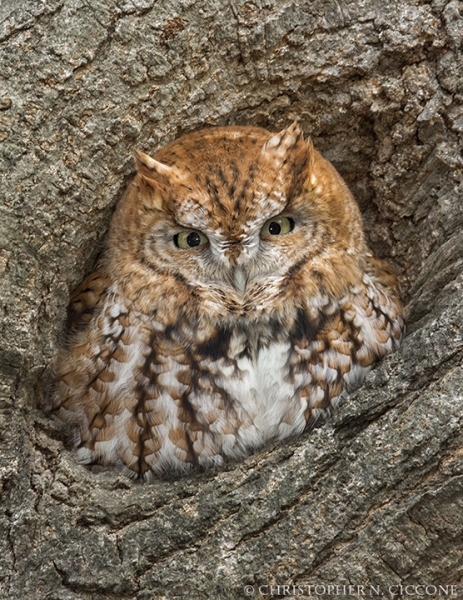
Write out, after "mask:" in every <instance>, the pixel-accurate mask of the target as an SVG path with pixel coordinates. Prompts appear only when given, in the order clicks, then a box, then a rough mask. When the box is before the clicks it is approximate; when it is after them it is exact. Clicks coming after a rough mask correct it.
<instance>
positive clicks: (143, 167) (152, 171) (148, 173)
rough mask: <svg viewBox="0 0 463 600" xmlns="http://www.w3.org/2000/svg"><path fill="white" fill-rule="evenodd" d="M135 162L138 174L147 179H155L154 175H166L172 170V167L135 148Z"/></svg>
mask: <svg viewBox="0 0 463 600" xmlns="http://www.w3.org/2000/svg"><path fill="white" fill-rule="evenodd" d="M135 163H136V165H137V171H138V173H139V174H140V175H144V176H145V177H148V178H149V179H155V178H156V175H161V176H164V177H165V176H166V175H167V176H168V175H169V174H170V173H171V172H172V167H169V166H168V165H165V164H164V163H161V162H159V161H158V160H155V159H154V158H151V156H148V154H145V153H144V152H140V151H139V150H135Z"/></svg>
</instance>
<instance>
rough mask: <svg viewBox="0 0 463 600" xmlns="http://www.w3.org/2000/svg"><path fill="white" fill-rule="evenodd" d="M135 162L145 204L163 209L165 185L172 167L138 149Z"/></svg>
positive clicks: (148, 206)
mask: <svg viewBox="0 0 463 600" xmlns="http://www.w3.org/2000/svg"><path fill="white" fill-rule="evenodd" d="M135 163H136V165H137V173H138V188H139V190H140V193H141V200H142V202H143V204H144V205H145V206H146V207H147V208H150V209H151V208H155V209H158V210H161V209H162V198H163V193H162V191H163V187H164V186H165V184H166V181H167V180H168V179H169V178H170V176H171V174H172V167H169V166H168V165H165V164H163V163H161V162H159V161H157V160H155V159H154V158H151V157H150V156H148V155H147V154H144V153H143V152H139V151H138V150H136V151H135ZM136 185H137V184H136Z"/></svg>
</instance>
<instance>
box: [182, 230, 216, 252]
mask: <svg viewBox="0 0 463 600" xmlns="http://www.w3.org/2000/svg"><path fill="white" fill-rule="evenodd" d="M207 242H208V239H207V237H206V236H205V235H204V233H201V232H200V231H182V232H181V233H176V234H175V235H174V244H175V245H176V246H177V248H181V249H182V250H188V248H198V246H204V244H207Z"/></svg>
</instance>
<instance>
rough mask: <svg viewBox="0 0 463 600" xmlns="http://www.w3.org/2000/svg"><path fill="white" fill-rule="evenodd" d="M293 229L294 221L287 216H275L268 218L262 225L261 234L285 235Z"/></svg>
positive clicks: (264, 235)
mask: <svg viewBox="0 0 463 600" xmlns="http://www.w3.org/2000/svg"><path fill="white" fill-rule="evenodd" d="M293 229H294V221H293V219H290V218H289V217H276V218H275V219H270V221H267V223H265V225H264V226H263V227H262V231H261V235H262V236H263V237H268V236H274V235H286V234H287V233H289V232H290V231H292V230H293Z"/></svg>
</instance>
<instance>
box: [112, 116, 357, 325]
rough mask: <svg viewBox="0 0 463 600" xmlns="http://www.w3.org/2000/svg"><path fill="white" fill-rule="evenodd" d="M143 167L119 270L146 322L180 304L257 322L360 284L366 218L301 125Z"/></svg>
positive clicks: (124, 210)
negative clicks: (168, 303) (171, 300)
mask: <svg viewBox="0 0 463 600" xmlns="http://www.w3.org/2000/svg"><path fill="white" fill-rule="evenodd" d="M136 163H137V177H136V178H135V180H134V182H133V183H132V185H131V187H130V189H129V190H128V193H127V194H126V196H125V198H124V199H123V200H122V201H121V204H120V206H119V208H118V210H117V211H116V214H115V218H114V221H113V224H112V229H111V236H110V246H109V247H110V248H111V252H110V253H109V256H108V260H109V262H110V266H111V271H112V274H113V275H114V276H115V277H116V280H117V279H118V280H119V282H120V284H121V285H124V286H126V287H127V286H130V288H131V290H130V291H131V297H134V292H135V296H136V297H137V298H138V302H139V304H140V306H142V307H143V310H150V309H152V308H153V303H154V304H156V301H157V302H158V303H159V302H161V303H162V300H159V298H162V296H163V295H164V296H165V295H168V296H172V295H175V296H177V298H178V299H179V304H180V305H184V306H190V305H191V304H192V303H196V304H195V305H196V306H197V309H198V310H203V311H205V312H207V313H209V314H211V315H215V314H216V315H220V316H227V315H234V316H243V317H255V316H259V315H263V314H271V313H273V312H275V311H276V312H281V311H284V307H285V305H286V304H287V301H288V300H289V299H291V304H292V305H294V303H298V302H299V303H300V304H304V303H306V302H307V301H309V300H310V298H308V297H309V296H310V295H311V294H317V293H333V294H341V293H343V289H345V288H346V286H347V285H348V284H349V282H350V281H354V280H355V279H357V277H358V274H357V273H356V272H355V271H357V270H358V264H357V257H358V254H359V253H361V252H362V251H363V250H364V239H363V233H362V225H361V217H360V213H359V210H358V207H357V205H356V203H355V201H354V200H353V198H352V196H351V194H350V193H349V191H348V189H347V187H346V186H345V184H344V183H343V181H342V179H341V178H340V176H339V175H338V173H337V172H336V170H335V169H334V168H333V167H332V166H331V164H330V163H328V162H327V161H326V160H325V159H323V158H322V156H321V155H320V154H319V153H318V152H317V151H316V150H314V148H313V146H312V143H311V142H310V140H305V139H304V136H303V134H302V132H301V130H300V129H299V127H298V126H297V125H296V124H293V125H291V126H290V127H288V128H287V129H284V130H283V131H281V132H280V133H278V134H271V133H269V132H268V131H266V130H264V129H260V128H257V127H220V128H211V129H205V130H202V131H198V132H195V133H192V134H189V135H185V136H184V137H181V138H180V139H178V140H176V141H174V142H172V143H171V144H169V145H168V146H166V147H165V148H164V149H162V150H160V151H159V152H158V153H157V154H155V156H154V158H151V157H150V156H148V155H146V154H143V153H141V152H137V154H136ZM156 299H157V300H156ZM164 302H165V300H164Z"/></svg>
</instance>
